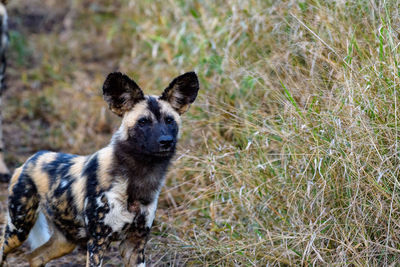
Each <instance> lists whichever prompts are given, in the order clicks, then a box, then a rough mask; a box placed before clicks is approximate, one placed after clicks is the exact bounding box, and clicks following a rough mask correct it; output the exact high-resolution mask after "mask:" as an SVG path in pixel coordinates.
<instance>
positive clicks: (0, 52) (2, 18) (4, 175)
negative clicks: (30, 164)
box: [0, 1, 10, 182]
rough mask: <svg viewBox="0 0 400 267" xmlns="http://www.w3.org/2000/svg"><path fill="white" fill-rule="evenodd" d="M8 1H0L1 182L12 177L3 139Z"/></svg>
mask: <svg viewBox="0 0 400 267" xmlns="http://www.w3.org/2000/svg"><path fill="white" fill-rule="evenodd" d="M6 3H7V1H1V3H0V182H8V181H9V179H10V172H9V170H8V168H7V166H6V164H5V163H4V155H3V151H4V141H3V127H2V122H3V116H2V113H1V110H2V106H3V103H2V95H3V92H4V90H5V88H6V86H5V81H4V77H5V72H6V49H7V45H8V25H7V24H8V22H7V19H8V17H7V11H6V8H5V6H4V5H5V4H6Z"/></svg>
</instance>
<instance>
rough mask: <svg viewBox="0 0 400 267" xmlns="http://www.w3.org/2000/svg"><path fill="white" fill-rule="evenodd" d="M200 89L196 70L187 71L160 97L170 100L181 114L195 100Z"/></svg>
mask: <svg viewBox="0 0 400 267" xmlns="http://www.w3.org/2000/svg"><path fill="white" fill-rule="evenodd" d="M198 91H199V80H198V79H197V75H196V73H194V72H187V73H185V74H182V75H181V76H178V77H176V78H175V79H174V80H173V81H172V82H171V83H170V84H169V86H168V87H167V88H166V89H165V90H164V92H163V94H162V95H161V97H160V99H162V100H165V101H168V102H169V103H170V105H171V106H172V107H173V108H174V109H175V110H176V111H177V112H178V113H179V114H180V115H181V114H183V113H185V112H186V111H187V110H188V109H189V106H190V104H192V103H193V102H194V100H195V99H196V97H197V92H198Z"/></svg>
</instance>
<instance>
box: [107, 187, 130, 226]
mask: <svg viewBox="0 0 400 267" xmlns="http://www.w3.org/2000/svg"><path fill="white" fill-rule="evenodd" d="M127 186H128V183H127V182H123V183H119V184H117V185H115V186H113V188H112V189H111V190H110V191H108V192H106V193H105V196H106V197H107V200H108V203H109V205H110V211H109V212H108V213H107V214H106V215H105V217H104V223H105V224H106V225H108V226H110V227H111V229H112V230H113V232H119V231H121V229H122V228H123V227H124V225H125V224H126V223H129V224H130V223H132V221H133V218H134V216H135V214H134V213H131V212H129V211H128V209H127V206H126V202H127V196H126V188H127Z"/></svg>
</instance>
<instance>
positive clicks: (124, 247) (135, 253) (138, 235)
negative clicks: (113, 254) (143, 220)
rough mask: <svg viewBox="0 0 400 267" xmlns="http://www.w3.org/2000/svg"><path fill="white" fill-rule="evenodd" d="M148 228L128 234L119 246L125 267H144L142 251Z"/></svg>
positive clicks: (148, 231)
mask: <svg viewBox="0 0 400 267" xmlns="http://www.w3.org/2000/svg"><path fill="white" fill-rule="evenodd" d="M149 234H150V228H148V227H145V228H139V229H135V230H133V231H132V232H130V233H129V234H128V236H127V238H126V239H125V240H123V241H122V242H121V244H120V246H119V251H120V253H121V256H122V259H123V261H124V265H125V266H130V267H133V266H138V267H139V266H140V267H144V266H146V260H145V257H144V249H145V246H146V243H147V240H148V238H149Z"/></svg>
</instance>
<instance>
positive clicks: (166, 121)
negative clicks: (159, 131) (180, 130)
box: [165, 117, 174, 124]
mask: <svg viewBox="0 0 400 267" xmlns="http://www.w3.org/2000/svg"><path fill="white" fill-rule="evenodd" d="M173 121H174V119H173V118H171V117H166V118H165V123H166V124H171V123H172V122H173Z"/></svg>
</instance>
